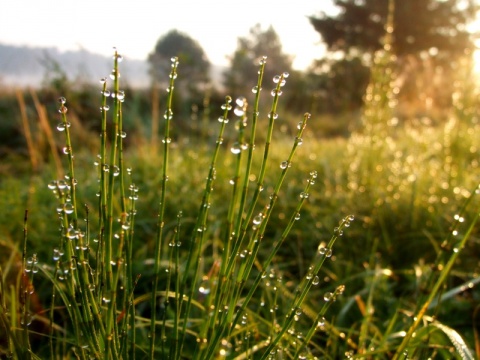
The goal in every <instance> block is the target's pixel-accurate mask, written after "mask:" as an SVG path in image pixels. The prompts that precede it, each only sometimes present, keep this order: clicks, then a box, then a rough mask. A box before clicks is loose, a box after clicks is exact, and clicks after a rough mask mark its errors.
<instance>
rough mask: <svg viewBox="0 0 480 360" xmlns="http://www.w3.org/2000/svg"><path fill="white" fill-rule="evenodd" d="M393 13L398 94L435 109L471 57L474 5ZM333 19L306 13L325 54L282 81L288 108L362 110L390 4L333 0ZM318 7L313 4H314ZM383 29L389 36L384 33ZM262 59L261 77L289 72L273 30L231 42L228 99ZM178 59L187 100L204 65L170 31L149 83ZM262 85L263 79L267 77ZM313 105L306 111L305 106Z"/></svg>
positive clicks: (199, 52)
mask: <svg viewBox="0 0 480 360" xmlns="http://www.w3.org/2000/svg"><path fill="white" fill-rule="evenodd" d="M391 1H392V2H393V4H392V5H394V6H393V8H394V11H393V38H392V49H391V51H392V53H393V54H394V55H395V58H396V60H395V62H396V68H397V75H398V77H397V78H398V83H397V85H398V86H399V97H400V98H402V99H405V101H407V100H409V99H410V100H412V101H413V100H416V101H417V100H418V98H419V95H420V98H422V96H423V97H425V99H429V101H430V102H432V101H434V102H437V105H438V106H442V104H443V105H446V104H445V102H447V103H448V101H449V100H448V99H449V97H450V95H451V90H452V89H451V83H452V81H451V79H452V78H451V76H452V74H453V73H454V72H455V70H456V69H457V67H458V64H459V63H458V61H459V60H460V59H461V58H463V57H466V56H467V57H468V56H471V54H472V53H473V51H474V49H475V40H476V36H475V34H472V33H471V32H470V31H469V24H471V23H472V22H473V21H474V20H475V17H476V13H477V10H478V5H476V3H475V1H474V0H391ZM333 4H334V5H335V7H336V8H337V10H338V11H337V12H336V14H335V15H327V14H325V13H319V14H316V15H315V14H312V16H310V17H309V19H308V20H306V21H310V23H311V25H312V26H313V28H314V29H315V30H316V31H317V32H318V33H319V35H320V38H321V41H322V42H323V43H324V44H325V45H326V47H327V52H326V53H321V50H320V47H319V54H318V60H316V61H314V62H313V63H312V64H311V65H310V66H309V68H308V69H306V70H305V71H304V72H302V73H297V74H295V75H296V76H294V77H292V78H291V79H289V83H290V84H289V86H290V88H292V87H293V91H292V93H293V94H294V95H292V96H290V97H289V99H288V103H289V107H298V108H299V109H295V110H305V109H307V110H310V111H312V110H316V111H320V112H329V113H338V112H343V111H352V110H356V109H358V108H360V107H361V105H362V101H363V100H362V96H363V94H364V90H365V87H366V86H367V84H368V81H369V69H370V66H371V64H372V59H373V54H374V53H375V51H378V50H379V49H381V48H382V47H383V45H384V43H383V41H384V37H385V34H386V31H387V30H388V29H386V22H387V16H388V9H389V0H333ZM319 7H320V5H319ZM391 30H392V29H390V30H389V31H391ZM264 55H266V56H267V57H268V66H267V70H266V74H265V79H270V78H273V76H274V75H275V74H279V73H282V72H289V73H293V72H295V71H294V70H293V69H292V60H293V58H292V56H290V55H288V54H286V53H285V52H284V51H283V49H282V44H281V40H280V38H279V36H278V34H277V33H276V31H275V29H274V28H273V27H268V28H267V29H263V28H262V27H261V26H260V25H255V26H253V27H252V28H251V29H250V32H249V33H248V34H247V35H246V36H243V37H240V38H239V39H238V44H237V49H236V50H235V52H234V53H233V54H232V55H231V56H230V57H229V60H230V66H229V67H228V69H227V70H226V71H225V72H224V74H223V86H224V88H225V90H226V92H228V93H229V94H232V95H233V96H241V95H246V94H248V93H249V92H250V91H251V87H252V84H255V83H256V62H255V60H256V59H258V58H259V57H261V56H264ZM172 56H178V57H179V60H180V62H181V64H182V79H180V78H179V80H178V86H179V87H180V88H181V89H182V90H184V93H186V94H188V96H190V97H195V96H197V95H198V94H201V93H202V92H203V90H204V89H205V86H207V85H208V84H209V81H210V79H209V77H208V74H209V68H210V65H211V64H210V62H209V60H208V58H207V56H206V54H205V52H204V51H203V49H202V48H201V46H200V45H199V44H198V42H197V41H195V40H194V39H192V38H191V37H189V36H188V35H186V34H183V33H181V32H179V31H177V30H172V31H170V32H169V33H167V34H165V35H164V36H162V37H161V38H160V39H159V40H158V42H157V44H156V46H155V48H154V50H153V52H152V53H151V54H150V56H149V58H148V61H149V63H150V69H151V75H152V78H153V79H155V80H156V81H158V82H161V81H165V80H164V79H166V78H167V75H168V71H169V69H168V66H169V59H170V58H171V57H172ZM267 81H268V80H267ZM312 108H313V109H312Z"/></svg>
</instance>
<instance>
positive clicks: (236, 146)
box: [230, 142, 242, 155]
mask: <svg viewBox="0 0 480 360" xmlns="http://www.w3.org/2000/svg"><path fill="white" fill-rule="evenodd" d="M230 151H231V152H232V154H235V155H237V154H240V152H241V151H242V148H241V146H240V144H239V143H238V142H235V143H234V144H233V145H232V147H231V148H230Z"/></svg>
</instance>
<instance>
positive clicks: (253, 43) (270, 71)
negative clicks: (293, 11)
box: [224, 24, 292, 96]
mask: <svg viewBox="0 0 480 360" xmlns="http://www.w3.org/2000/svg"><path fill="white" fill-rule="evenodd" d="M262 56H266V57H267V59H268V61H269V63H271V64H272V65H271V66H270V67H268V68H266V69H265V77H266V78H267V79H271V78H273V77H274V76H275V75H276V74H281V73H283V72H291V71H292V59H291V57H290V56H289V55H286V54H284V53H283V50H282V44H281V42H280V38H279V37H278V35H277V33H276V31H275V29H274V28H273V27H272V26H270V27H269V28H268V29H266V30H263V29H262V27H261V26H260V25H259V24H257V25H255V26H254V27H252V28H251V29H250V33H249V34H248V36H245V37H240V38H239V39H238V45H237V49H236V50H235V52H234V54H233V55H232V57H231V58H230V67H229V68H228V69H227V70H226V71H225V73H224V85H225V87H226V89H227V91H228V93H230V94H232V96H246V95H247V94H249V93H250V92H251V89H252V87H253V86H254V84H255V83H256V65H255V62H256V60H257V59H259V58H261V57H262Z"/></svg>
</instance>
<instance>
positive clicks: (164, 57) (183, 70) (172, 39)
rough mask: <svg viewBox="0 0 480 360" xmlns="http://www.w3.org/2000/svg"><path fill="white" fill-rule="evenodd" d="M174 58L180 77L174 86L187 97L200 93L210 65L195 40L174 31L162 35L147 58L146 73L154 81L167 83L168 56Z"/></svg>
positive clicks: (208, 77) (169, 62) (206, 81)
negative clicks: (184, 91) (177, 64)
mask: <svg viewBox="0 0 480 360" xmlns="http://www.w3.org/2000/svg"><path fill="white" fill-rule="evenodd" d="M174 56H176V57H178V60H179V62H180V65H179V73H180V76H179V77H178V79H177V80H176V85H177V87H179V88H180V89H182V90H187V91H188V92H189V95H192V93H195V92H197V91H198V90H200V89H201V88H202V87H203V86H204V85H205V84H206V83H208V82H209V81H210V75H209V71H210V62H209V60H208V58H207V56H206V55H205V52H204V51H203V49H202V47H201V46H200V45H199V44H198V42H197V41H195V40H194V39H192V38H191V37H189V36H188V35H186V34H183V33H181V32H179V31H177V30H172V31H170V32H168V33H167V34H166V35H164V36H162V37H161V38H160V39H159V40H158V41H157V44H156V45H155V49H154V50H153V52H152V53H151V54H150V55H149V56H148V62H149V63H150V72H151V75H152V77H153V79H154V80H155V81H158V82H160V83H162V82H163V83H164V82H166V81H168V74H169V73H170V70H171V68H170V66H171V61H170V59H171V58H172V57H174Z"/></svg>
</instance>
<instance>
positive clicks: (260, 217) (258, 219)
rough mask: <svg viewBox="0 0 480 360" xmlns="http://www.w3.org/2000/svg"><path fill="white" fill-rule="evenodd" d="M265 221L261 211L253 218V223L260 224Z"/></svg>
mask: <svg viewBox="0 0 480 360" xmlns="http://www.w3.org/2000/svg"><path fill="white" fill-rule="evenodd" d="M262 221H263V214H262V213H260V214H258V215H257V216H255V217H254V218H253V225H260V224H261V223H262Z"/></svg>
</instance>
